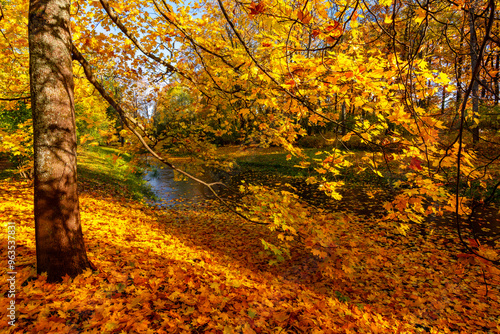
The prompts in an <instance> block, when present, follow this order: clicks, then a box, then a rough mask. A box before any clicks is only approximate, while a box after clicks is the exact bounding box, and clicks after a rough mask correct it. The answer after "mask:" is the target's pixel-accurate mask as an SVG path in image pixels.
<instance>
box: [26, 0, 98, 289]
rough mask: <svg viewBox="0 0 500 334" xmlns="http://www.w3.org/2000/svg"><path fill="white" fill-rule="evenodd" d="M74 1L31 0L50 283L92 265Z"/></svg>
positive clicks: (44, 249)
mask: <svg viewBox="0 0 500 334" xmlns="http://www.w3.org/2000/svg"><path fill="white" fill-rule="evenodd" d="M70 4H71V0H31V1H30V9H29V23H28V31H29V53H30V68H29V71H30V88H31V103H32V112H33V128H34V160H35V185H34V188H35V189H34V191H35V199H34V206H35V231H36V232H35V233H36V260H37V272H38V274H41V273H43V272H47V274H48V280H49V281H58V280H60V279H61V278H62V277H63V276H65V275H66V274H67V275H69V276H71V277H74V276H76V275H78V274H79V273H81V272H83V271H84V270H85V269H86V268H90V267H92V265H91V263H90V262H89V260H88V259H87V254H86V251H85V245H84V242H83V233H82V228H81V225H80V213H79V206H78V193H77V184H76V129H75V110H74V101H73V71H72V59H71V33H70Z"/></svg>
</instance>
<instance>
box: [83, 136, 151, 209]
mask: <svg viewBox="0 0 500 334" xmlns="http://www.w3.org/2000/svg"><path fill="white" fill-rule="evenodd" d="M143 174H144V169H143V168H141V167H139V166H137V164H136V161H134V160H133V157H132V156H131V155H130V154H129V153H126V152H123V151H122V150H120V149H119V148H114V147H102V146H88V147H85V148H79V150H78V182H79V188H80V190H81V191H97V192H105V193H107V194H109V195H118V196H124V197H129V198H133V199H137V200H140V199H146V198H148V199H156V197H155V194H154V193H153V192H152V190H151V188H150V187H149V186H148V185H147V183H146V181H145V180H144V179H143Z"/></svg>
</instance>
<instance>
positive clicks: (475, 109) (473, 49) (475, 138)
mask: <svg viewBox="0 0 500 334" xmlns="http://www.w3.org/2000/svg"><path fill="white" fill-rule="evenodd" d="M475 18H476V16H475V14H474V8H473V7H471V8H470V21H469V23H470V56H471V70H472V71H473V72H474V68H475V67H476V64H477V62H478V61H480V59H478V56H477V52H478V47H479V46H478V44H477V35H476V27H475V23H476V22H475ZM478 81H479V77H476V78H472V92H471V93H472V113H473V115H472V119H474V120H477V114H478V113H479V83H478ZM472 126H473V128H472V142H473V143H477V142H479V124H474V123H473V124H472Z"/></svg>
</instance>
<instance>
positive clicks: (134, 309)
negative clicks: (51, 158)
mask: <svg viewBox="0 0 500 334" xmlns="http://www.w3.org/2000/svg"><path fill="white" fill-rule="evenodd" d="M81 211H82V222H83V229H84V235H85V240H86V245H87V249H88V253H89V257H90V259H91V261H93V263H94V264H95V265H96V266H97V267H98V271H97V272H92V271H90V270H89V271H87V272H85V273H84V274H82V275H80V276H78V277H76V278H75V279H70V278H67V279H66V280H65V281H64V282H63V283H62V284H49V283H47V282H46V281H45V277H44V276H41V277H38V278H37V277H36V276H35V241H34V240H35V235H34V222H33V218H32V212H33V208H32V189H31V188H30V187H28V186H27V185H26V184H25V183H21V182H17V181H10V182H2V183H0V222H1V226H2V229H1V231H0V238H1V247H2V254H6V250H7V249H6V248H7V242H6V240H7V237H6V236H7V228H6V223H7V222H9V221H13V222H15V223H16V237H17V248H16V253H17V258H16V259H17V263H16V267H17V277H16V289H17V291H16V307H17V312H16V317H17V322H16V325H15V326H13V327H11V326H8V325H7V321H6V319H7V317H6V315H7V314H6V310H7V303H8V302H9V298H2V299H0V316H1V319H2V321H1V322H0V331H2V332H7V333H10V332H14V333H23V332H25V333H398V332H399V333H413V332H417V333H418V332H432V333H448V332H460V333H498V332H499V331H500V322H499V319H500V309H499V307H498V306H499V305H498V301H499V290H498V281H499V277H498V276H499V272H498V271H497V270H495V268H491V267H489V266H487V265H485V264H483V265H482V266H481V265H478V264H476V262H477V260H476V259H475V258H473V257H469V256H461V257H458V258H457V256H456V254H457V253H458V251H459V250H458V249H456V247H455V245H456V244H457V240H455V239H454V236H453V234H451V233H450V234H449V235H439V234H436V233H435V232H434V233H433V234H431V233H430V231H428V233H420V232H419V233H414V234H411V233H410V234H408V236H407V237H403V236H401V235H398V234H396V232H395V231H393V230H392V229H390V228H384V227H383V226H381V225H378V224H374V223H373V222H368V221H356V220H355V219H333V217H332V221H331V233H332V234H335V238H336V240H337V247H339V248H341V249H342V250H343V252H344V253H345V255H346V256H345V258H336V259H333V260H332V261H329V262H327V261H323V260H320V259H318V258H316V257H314V256H313V255H311V254H310V253H308V252H306V251H304V250H303V249H301V247H300V245H296V247H294V248H293V249H292V252H291V255H292V259H291V260H289V261H287V262H285V263H283V264H280V265H276V266H269V265H268V264H267V263H268V258H267V257H266V255H265V254H263V252H262V250H263V249H262V245H261V242H260V239H261V238H266V239H267V240H270V241H273V238H274V236H273V235H272V234H271V233H270V232H269V231H268V230H266V229H265V227H259V226H254V225H250V224H248V223H244V222H242V221H240V220H239V219H238V218H237V217H235V216H234V215H231V214H228V213H226V212H223V211H221V210H219V209H217V207H211V206H209V205H207V206H200V207H197V208H196V209H191V210H187V209H175V208H172V209H162V210H160V209H155V208H152V207H147V206H145V205H144V204H141V203H139V202H136V201H130V200H126V199H124V198H120V197H116V196H115V197H109V196H106V195H105V194H104V193H103V192H99V193H97V192H92V191H86V192H84V193H83V194H82V195H81ZM344 218H346V217H344ZM311 219H314V217H311ZM4 264H5V261H4ZM328 266H330V267H328ZM5 267H6V265H4V267H3V268H2V273H3V277H6V276H5V274H6V271H7V269H6V268H5ZM326 273H328V274H326ZM484 278H486V281H485V280H484ZM485 282H486V283H487V284H485ZM1 289H2V291H1V293H2V295H3V296H5V297H6V296H7V285H6V284H2V285H1Z"/></svg>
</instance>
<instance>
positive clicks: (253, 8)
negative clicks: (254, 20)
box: [248, 1, 266, 16]
mask: <svg viewBox="0 0 500 334" xmlns="http://www.w3.org/2000/svg"><path fill="white" fill-rule="evenodd" d="M248 9H249V10H250V16H255V15H259V14H262V13H263V12H264V10H265V9H266V6H265V5H264V3H263V2H262V1H261V2H259V3H255V2H253V1H252V3H251V4H250V6H249V7H248Z"/></svg>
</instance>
